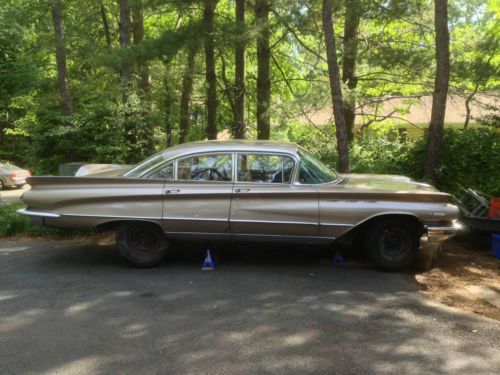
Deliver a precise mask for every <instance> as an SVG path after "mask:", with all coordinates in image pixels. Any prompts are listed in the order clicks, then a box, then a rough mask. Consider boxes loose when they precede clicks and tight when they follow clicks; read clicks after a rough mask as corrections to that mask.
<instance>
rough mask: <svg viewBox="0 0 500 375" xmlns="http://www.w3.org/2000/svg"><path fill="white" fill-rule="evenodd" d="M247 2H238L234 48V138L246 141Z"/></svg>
mask: <svg viewBox="0 0 500 375" xmlns="http://www.w3.org/2000/svg"><path fill="white" fill-rule="evenodd" d="M245 1H246V0H236V11H235V16H236V17H235V18H236V32H237V36H236V38H235V47H234V111H233V112H234V128H235V132H234V136H235V138H237V139H244V138H245V136H246V124H245V44H246V34H245Z"/></svg>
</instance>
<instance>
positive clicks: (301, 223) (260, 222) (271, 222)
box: [230, 219, 318, 225]
mask: <svg viewBox="0 0 500 375" xmlns="http://www.w3.org/2000/svg"><path fill="white" fill-rule="evenodd" d="M230 222H232V223H253V224H285V225H288V224H298V225H318V223H313V222H308V221H281V220H280V221H278V220H276V221H273V220H245V219H237V220H236V219H230Z"/></svg>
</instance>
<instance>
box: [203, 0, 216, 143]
mask: <svg viewBox="0 0 500 375" xmlns="http://www.w3.org/2000/svg"><path fill="white" fill-rule="evenodd" d="M216 5H217V0H204V10H203V25H204V31H205V79H206V82H207V99H206V111H207V138H208V139H217V76H216V74H215V46H214V45H215V42H214V32H215V26H214V13H215V7H216Z"/></svg>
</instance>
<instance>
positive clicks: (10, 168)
mask: <svg viewBox="0 0 500 375" xmlns="http://www.w3.org/2000/svg"><path fill="white" fill-rule="evenodd" d="M0 168H2V169H5V170H6V171H18V170H20V169H21V168H19V167H16V166H15V165H14V164H10V163H2V164H0Z"/></svg>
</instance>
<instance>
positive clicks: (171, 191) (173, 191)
mask: <svg viewBox="0 0 500 375" xmlns="http://www.w3.org/2000/svg"><path fill="white" fill-rule="evenodd" d="M179 192H180V190H179V189H173V190H165V194H173V193H179Z"/></svg>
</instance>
